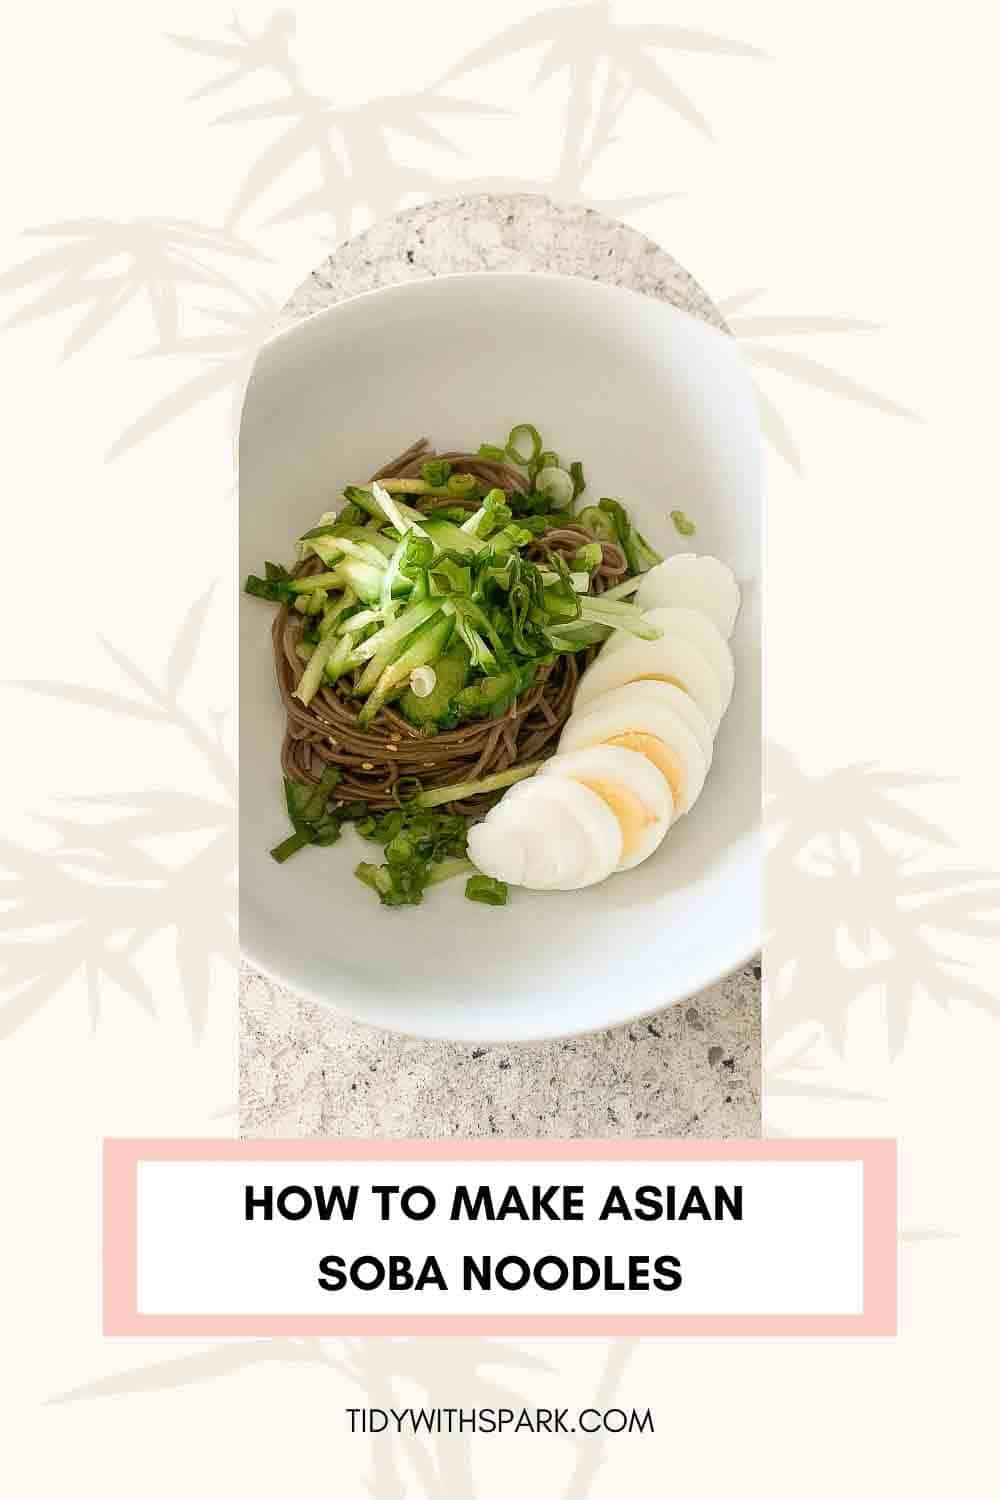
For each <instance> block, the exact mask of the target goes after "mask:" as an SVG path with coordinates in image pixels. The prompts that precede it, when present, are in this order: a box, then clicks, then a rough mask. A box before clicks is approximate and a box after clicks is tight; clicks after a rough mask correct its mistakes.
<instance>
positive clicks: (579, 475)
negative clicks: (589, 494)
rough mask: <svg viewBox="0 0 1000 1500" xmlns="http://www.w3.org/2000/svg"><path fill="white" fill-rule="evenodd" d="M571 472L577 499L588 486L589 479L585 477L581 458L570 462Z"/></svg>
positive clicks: (574, 494) (574, 493)
mask: <svg viewBox="0 0 1000 1500" xmlns="http://www.w3.org/2000/svg"><path fill="white" fill-rule="evenodd" d="M569 474H570V478H571V479H572V481H573V499H574V500H576V499H578V498H579V496H580V495H582V494H583V492H584V490H585V489H586V488H587V481H586V480H585V479H584V477H583V464H582V463H581V462H580V460H579V459H576V460H575V461H574V462H573V463H571V464H570V466H569Z"/></svg>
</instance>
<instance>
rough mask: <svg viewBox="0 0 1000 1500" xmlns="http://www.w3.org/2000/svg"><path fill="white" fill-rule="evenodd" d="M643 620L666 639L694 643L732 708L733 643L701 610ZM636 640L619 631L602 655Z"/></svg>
mask: <svg viewBox="0 0 1000 1500" xmlns="http://www.w3.org/2000/svg"><path fill="white" fill-rule="evenodd" d="M643 619H644V620H648V621H649V623H650V625H657V626H658V627H659V628H660V630H662V631H663V634H664V635H665V636H680V638H681V639H682V640H685V641H690V643H691V645H692V646H696V647H697V648H698V650H699V651H700V652H701V654H702V655H703V656H705V657H707V658H708V660H709V661H710V662H711V663H712V666H713V668H714V670H715V672H716V675H717V676H718V678H719V682H720V685H721V687H722V696H723V699H724V702H725V706H726V708H728V707H729V704H730V701H731V699H732V696H733V686H734V684H735V682H736V668H735V666H734V665H733V653H732V651H731V650H730V649H729V642H728V641H727V640H726V638H725V636H724V635H723V634H722V633H721V631H720V630H719V628H718V626H717V625H715V624H714V623H713V622H712V621H711V620H710V619H709V617H708V615H706V614H703V613H702V611H701V610H700V609H682V608H680V607H679V606H677V607H661V608H658V609H647V610H644V611H643ZM632 640H635V636H630V635H629V634H628V632H627V631H624V630H616V631H615V633H614V635H612V636H611V638H610V639H609V640H608V641H607V642H606V643H605V645H604V646H603V647H602V650H601V655H602V656H604V655H606V654H608V653H610V652H612V651H621V650H622V648H623V646H625V645H627V644H628V642H629V641H632Z"/></svg>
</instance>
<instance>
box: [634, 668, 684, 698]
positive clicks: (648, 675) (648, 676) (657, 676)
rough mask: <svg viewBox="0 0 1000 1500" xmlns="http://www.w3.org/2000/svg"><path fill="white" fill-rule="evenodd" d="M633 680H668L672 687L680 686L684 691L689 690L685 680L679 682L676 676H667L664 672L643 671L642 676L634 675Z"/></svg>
mask: <svg viewBox="0 0 1000 1500" xmlns="http://www.w3.org/2000/svg"><path fill="white" fill-rule="evenodd" d="M632 681H633V682H667V683H669V684H670V686H671V687H675V688H680V690H681V692H682V693H686V692H687V688H686V687H685V686H684V684H683V682H678V680H677V678H676V677H667V676H666V675H665V674H664V673H663V672H643V674H642V676H641V677H633V678H632Z"/></svg>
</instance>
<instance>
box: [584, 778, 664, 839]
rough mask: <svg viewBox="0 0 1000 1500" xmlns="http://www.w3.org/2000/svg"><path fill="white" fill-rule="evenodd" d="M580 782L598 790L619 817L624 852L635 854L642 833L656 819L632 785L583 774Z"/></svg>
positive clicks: (599, 794)
mask: <svg viewBox="0 0 1000 1500" xmlns="http://www.w3.org/2000/svg"><path fill="white" fill-rule="evenodd" d="M580 782H581V784H582V785H583V786H586V787H589V788H590V790H591V791H592V792H596V793H597V795H598V796H599V797H600V798H601V799H602V800H603V801H604V802H606V803H607V804H608V806H609V807H610V809H611V811H612V812H613V813H614V815H615V817H616V818H617V819H618V826H619V828H620V829H621V831H622V854H623V855H631V854H634V853H635V852H636V850H637V849H638V847H639V841H640V839H641V838H642V835H643V834H644V833H645V831H646V829H647V828H648V827H649V825H650V823H654V822H655V821H656V819H655V818H653V817H651V816H650V814H649V813H648V812H647V810H646V807H645V805H644V803H643V802H641V801H640V799H639V798H638V797H637V796H636V794H635V792H633V791H632V790H631V788H630V787H627V786H622V785H621V784H620V783H619V782H617V781H597V780H592V781H589V780H587V779H586V778H585V777H582V776H581V777H580Z"/></svg>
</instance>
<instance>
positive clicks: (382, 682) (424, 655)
mask: <svg viewBox="0 0 1000 1500" xmlns="http://www.w3.org/2000/svg"><path fill="white" fill-rule="evenodd" d="M454 628H455V621H454V619H453V618H452V617H451V616H450V615H440V616H436V617H435V618H434V619H432V620H428V621H427V623H426V625H421V626H420V628H419V630H418V631H417V632H416V634H415V635H414V636H412V637H411V639H410V643H409V645H408V646H407V647H406V649H405V650H404V651H403V653H402V654H401V655H400V656H397V658H396V660H395V661H394V662H391V663H390V665H389V666H387V667H386V669H385V671H384V672H383V673H382V675H381V677H380V678H379V680H378V682H377V683H376V684H375V689H374V691H373V692H372V693H370V694H369V696H368V697H367V698H366V699H365V703H364V707H363V708H362V710H361V712H360V713H359V714H358V723H359V724H361V725H362V726H364V727H367V726H368V725H369V724H370V723H371V721H372V719H374V717H375V715H376V714H377V713H378V711H379V709H380V708H381V707H382V705H383V704H384V703H388V701H389V699H390V698H391V697H392V695H393V693H394V692H395V691H396V689H397V688H400V687H402V685H403V683H405V682H406V681H407V680H408V678H409V676H410V673H411V672H412V671H414V669H415V668H417V667H429V666H432V665H433V664H434V662H436V661H437V659H438V657H439V656H440V655H441V653H442V652H443V651H444V649H445V647H446V646H447V644H448V642H449V641H450V640H451V634H452V631H453V630H454Z"/></svg>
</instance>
